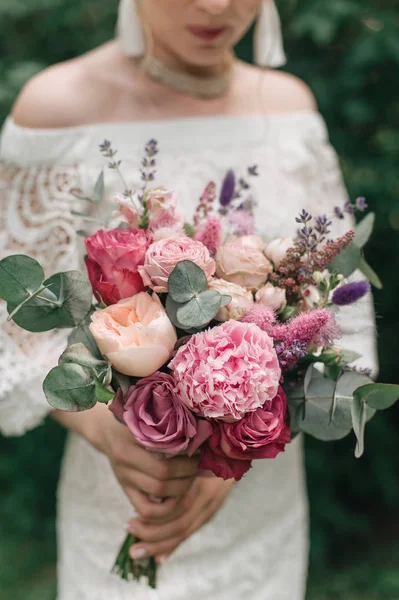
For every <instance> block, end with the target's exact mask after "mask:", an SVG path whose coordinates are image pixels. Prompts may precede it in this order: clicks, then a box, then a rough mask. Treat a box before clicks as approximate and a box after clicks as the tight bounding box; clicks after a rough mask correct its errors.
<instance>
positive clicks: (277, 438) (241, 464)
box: [200, 386, 291, 480]
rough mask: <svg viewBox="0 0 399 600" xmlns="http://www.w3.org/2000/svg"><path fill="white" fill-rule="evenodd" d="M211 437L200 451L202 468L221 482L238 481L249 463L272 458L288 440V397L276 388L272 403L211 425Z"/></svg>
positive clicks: (280, 389)
mask: <svg viewBox="0 0 399 600" xmlns="http://www.w3.org/2000/svg"><path fill="white" fill-rule="evenodd" d="M212 425H213V435H212V436H211V437H210V438H209V439H208V441H207V442H206V444H205V445H204V446H203V448H202V450H201V462H200V468H201V469H210V470H211V471H212V472H213V473H215V475H217V476H218V477H223V479H230V478H232V477H234V478H235V479H237V480H238V479H241V477H242V476H243V475H244V473H245V472H246V471H248V469H249V468H250V466H251V462H250V461H251V460H253V459H258V458H275V457H276V456H277V454H278V453H279V452H284V448H285V445H286V444H288V443H289V442H290V441H291V432H290V428H289V426H288V424H287V398H286V395H285V393H284V390H283V388H282V387H281V386H280V387H279V388H278V391H277V394H276V396H275V397H274V398H273V400H269V401H267V402H266V403H265V405H264V406H262V407H261V408H258V409H257V410H256V411H255V412H250V413H247V414H246V415H245V416H244V417H243V418H242V419H241V420H240V421H237V422H235V423H221V422H218V421H216V422H213V424H212Z"/></svg>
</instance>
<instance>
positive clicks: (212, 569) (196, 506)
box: [0, 0, 375, 600]
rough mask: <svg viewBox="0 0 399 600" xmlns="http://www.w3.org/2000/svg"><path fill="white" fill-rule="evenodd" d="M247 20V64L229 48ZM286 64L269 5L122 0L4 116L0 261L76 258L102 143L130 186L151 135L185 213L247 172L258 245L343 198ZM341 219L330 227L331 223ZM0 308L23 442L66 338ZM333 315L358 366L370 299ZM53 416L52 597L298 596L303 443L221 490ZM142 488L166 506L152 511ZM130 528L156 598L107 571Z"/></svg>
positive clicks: (117, 439) (315, 119) (109, 435)
mask: <svg viewBox="0 0 399 600" xmlns="http://www.w3.org/2000/svg"><path fill="white" fill-rule="evenodd" d="M255 19H256V20H257V25H256V31H255V47H254V56H255V59H256V63H257V65H258V66H256V67H254V66H250V65H248V64H245V63H242V62H240V61H238V60H237V59H236V58H235V57H234V55H233V46H234V44H235V43H236V42H238V41H239V39H240V38H241V37H242V36H243V35H244V33H245V32H246V31H247V30H248V28H249V27H250V26H251V24H252V23H253V21H254V20H255ZM283 62H284V54H283V49H282V43H281V32H280V27H279V19H278V14H277V11H276V7H275V5H274V3H273V0H141V1H140V0H137V5H136V3H135V1H134V0H122V1H121V5H120V13H119V24H118V36H117V39H116V40H114V41H112V42H110V43H107V44H105V45H103V46H101V47H100V48H97V49H95V50H93V51H92V52H89V53H88V54H85V55H84V56H81V57H78V58H76V59H74V60H70V61H67V62H65V63H62V64H59V65H55V66H53V67H51V68H49V69H47V70H45V71H44V72H42V73H41V74H39V75H38V76H36V77H35V78H33V79H32V80H31V81H30V82H28V84H27V85H26V86H25V88H24V90H23V91H22V92H21V94H20V96H19V98H18V99H17V101H16V104H15V106H14V109H13V111H12V114H11V115H10V116H9V117H8V119H7V120H6V123H5V125H4V128H3V132H2V139H1V153H2V158H1V166H0V189H1V190H2V192H1V194H2V195H1V211H0V231H1V236H0V245H1V254H2V255H3V256H4V255H7V254H14V253H17V252H24V253H26V254H29V255H31V256H34V257H36V258H37V259H38V260H39V261H40V262H41V263H42V264H43V265H44V266H45V268H46V270H47V272H48V273H49V274H50V273H51V272H54V271H61V270H69V269H71V268H75V267H77V268H79V267H82V258H83V251H82V248H81V245H80V243H79V242H78V241H77V237H76V233H75V230H76V228H77V227H76V223H75V222H74V218H73V217H72V216H71V209H73V208H74V209H76V201H75V200H74V198H73V196H72V194H71V193H70V191H71V189H73V188H74V189H80V190H82V191H83V192H85V193H90V191H91V189H92V186H93V183H94V181H95V179H96V176H97V175H98V171H99V167H102V166H103V164H102V160H103V159H102V158H101V156H100V154H99V152H98V146H99V144H100V143H101V142H102V141H103V140H104V138H108V139H110V140H111V141H112V145H113V147H115V148H117V149H118V151H119V154H118V156H119V157H120V158H122V159H123V168H124V172H125V175H126V176H127V178H128V180H129V185H130V186H131V187H134V186H135V185H136V184H139V168H140V158H141V153H142V149H143V147H144V145H145V143H146V142H147V141H148V140H149V139H150V138H155V139H156V140H157V141H158V142H159V146H160V150H161V152H160V155H159V160H158V165H157V175H156V183H157V184H159V185H165V186H168V187H170V188H173V189H175V190H176V191H177V193H178V198H179V203H180V204H179V206H180V207H183V209H184V211H185V213H186V216H187V217H190V216H192V213H193V210H194V207H195V205H196V202H197V199H198V197H199V195H200V193H201V191H202V190H203V188H204V187H205V185H206V184H207V183H208V181H210V180H213V181H216V182H220V181H221V180H222V178H223V175H224V174H225V172H226V170H227V169H229V168H233V169H234V170H235V171H236V173H237V174H239V175H241V174H242V175H245V170H246V167H247V166H249V165H254V164H257V165H258V171H259V177H258V178H257V180H256V182H255V185H254V195H255V198H256V201H257V209H256V210H257V223H258V225H259V232H260V233H261V234H262V235H263V236H264V237H265V238H266V239H267V238H271V237H275V236H278V235H281V234H282V233H283V232H284V235H287V234H290V233H291V234H294V233H295V218H294V217H295V215H296V213H297V212H299V211H300V210H301V209H302V208H306V209H307V210H308V211H310V212H312V211H314V212H315V213H316V214H320V213H323V212H327V213H330V214H331V212H332V211H333V209H334V206H336V205H342V204H343V203H344V202H345V200H346V199H347V197H346V192H345V189H344V187H343V184H342V181H341V175H340V172H339V169H338V165H337V160H336V156H335V154H334V151H333V150H332V148H331V147H330V145H329V142H328V137H327V133H326V128H325V125H324V122H323V120H322V118H321V116H320V115H319V114H318V112H317V109H316V106H315V101H314V99H313V96H312V94H311V92H310V91H309V89H308V88H307V87H306V85H305V84H304V83H302V82H301V81H300V80H298V79H296V78H295V77H292V76H290V75H287V74H284V73H280V72H277V71H274V70H272V69H270V68H265V67H276V66H280V65H282V64H283ZM260 67H263V68H260ZM114 175H115V173H113V172H112V171H110V172H108V173H107V178H106V194H107V198H108V199H111V198H112V195H113V194H114V193H115V190H116V189H118V182H117V180H116V178H115V177H114ZM108 208H109V205H108ZM94 216H96V217H98V218H101V215H94ZM347 227H348V223H347V222H338V225H337V229H336V233H340V231H341V230H345V229H347ZM0 310H1V313H0V318H1V321H2V325H3V334H2V336H1V341H0V344H1V348H0V356H1V365H2V369H3V371H4V372H3V374H2V376H1V377H0V394H1V397H2V399H1V401H0V425H1V428H2V431H3V432H4V433H5V434H6V435H7V434H8V435H19V434H22V433H23V432H24V431H27V430H29V429H31V428H33V427H35V426H37V425H39V424H40V423H41V422H42V421H43V419H44V417H45V416H46V414H47V413H49V412H50V407H49V406H48V404H47V402H46V400H45V398H44V396H43V392H42V390H41V382H42V380H43V376H44V375H45V374H46V372H47V371H48V370H49V369H50V368H51V367H52V366H54V363H55V360H56V357H58V356H59V354H60V353H61V351H62V349H63V348H64V347H65V344H66V335H65V333H62V332H55V333H49V334H42V335H41V336H37V335H35V336H32V337H31V336H30V335H29V334H26V333H22V332H21V331H17V330H16V329H14V328H13V326H12V325H10V324H8V323H6V311H5V307H4V305H2V306H1V307H0ZM341 318H342V328H343V330H344V331H345V337H344V340H343V344H344V345H345V347H347V348H350V349H353V350H356V349H359V348H361V353H362V355H363V360H364V362H365V364H367V365H370V363H371V362H372V361H373V360H374V359H375V353H374V333H373V332H374V329H373V316H372V310H371V306H370V304H369V303H367V302H364V303H363V304H362V305H361V307H359V305H357V309H356V315H354V314H353V313H351V310H350V309H348V310H347V311H346V312H345V313H344V314H343V316H342V317H341ZM51 414H52V417H53V418H54V419H56V420H58V421H59V422H60V423H62V424H63V425H64V426H65V427H66V428H68V429H69V430H70V435H69V441H68V444H67V448H66V452H65V456H64V461H63V468H62V476H61V481H60V485H59V492H58V597H59V600H94V599H95V600H123V599H135V600H145V599H147V598H158V599H159V600H244V599H245V600H303V599H304V596H305V587H306V572H307V555H308V516H307V510H308V509H307V501H306V489H305V481H304V471H303V457H302V440H301V439H300V438H296V439H295V441H293V442H292V444H290V445H289V446H288V447H287V449H286V452H285V453H284V454H280V455H279V456H278V457H277V458H276V459H275V460H270V461H267V460H261V461H255V463H254V466H253V468H252V469H251V471H250V472H249V473H248V475H247V476H246V477H245V478H244V479H243V480H242V481H241V482H239V483H238V484H234V485H233V484H232V483H231V482H229V481H228V482H224V481H222V480H220V479H216V478H213V477H206V478H204V477H197V462H196V459H188V458H183V457H182V458H180V457H179V458H175V459H173V460H170V461H167V462H166V461H165V462H162V461H160V460H157V458H156V457H154V456H152V455H150V454H149V453H148V452H146V451H145V450H143V449H142V448H141V447H140V446H139V445H138V444H137V443H136V442H135V441H134V440H133V439H132V437H131V434H130V433H128V432H127V428H124V427H123V426H122V425H120V424H119V423H118V422H117V421H116V420H115V419H114V418H113V416H112V415H111V413H109V411H107V409H106V407H104V406H103V405H97V406H96V407H95V408H94V409H92V410H90V411H88V412H85V413H81V414H70V413H60V412H57V411H53V412H52V413H51ZM49 452H51V448H49ZM150 494H152V495H156V496H163V497H166V498H167V500H166V501H165V502H163V503H162V504H155V503H152V502H150V500H149V496H148V495H150ZM126 528H128V529H129V531H132V532H134V533H136V534H137V535H138V536H139V538H141V540H142V542H141V543H140V544H137V545H136V546H135V547H133V549H132V552H133V554H134V556H135V557H143V556H150V555H152V556H155V557H156V558H157V560H158V562H159V563H160V565H161V566H160V569H159V583H158V589H157V591H151V590H149V589H148V588H147V587H146V586H145V585H139V584H136V583H132V582H125V581H121V580H119V579H118V577H117V576H115V575H111V574H110V568H111V566H112V564H113V561H114V559H115V557H116V554H117V551H118V549H119V546H120V544H121V542H122V540H123V538H124V536H125V529H126Z"/></svg>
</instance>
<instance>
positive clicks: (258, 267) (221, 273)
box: [216, 235, 272, 290]
mask: <svg viewBox="0 0 399 600" xmlns="http://www.w3.org/2000/svg"><path fill="white" fill-rule="evenodd" d="M262 250H263V241H262V239H261V238H259V237H257V236H255V235H248V236H243V237H239V238H236V239H233V240H231V241H228V242H226V244H224V246H220V247H219V248H218V250H217V252H216V275H217V277H220V278H221V279H226V280H227V281H231V282H232V283H236V284H237V285H241V286H243V287H245V288H247V289H250V290H256V289H257V288H259V287H260V286H261V285H262V284H263V283H265V282H266V280H267V277H268V275H269V273H271V271H272V265H271V263H270V262H269V261H268V260H267V258H266V256H265V255H264V254H263V251H262Z"/></svg>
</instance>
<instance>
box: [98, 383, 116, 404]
mask: <svg viewBox="0 0 399 600" xmlns="http://www.w3.org/2000/svg"><path fill="white" fill-rule="evenodd" d="M94 385H95V390H96V400H97V402H100V403H101V404H108V402H110V401H111V400H113V399H114V398H115V392H114V391H113V390H111V389H110V388H109V387H108V386H107V385H105V384H104V383H102V382H101V381H100V380H99V379H98V378H97V377H96V378H95V379H94Z"/></svg>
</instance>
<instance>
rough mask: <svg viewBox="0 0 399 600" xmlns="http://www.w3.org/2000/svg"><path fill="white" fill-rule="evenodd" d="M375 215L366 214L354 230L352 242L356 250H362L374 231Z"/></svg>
mask: <svg viewBox="0 0 399 600" xmlns="http://www.w3.org/2000/svg"><path fill="white" fill-rule="evenodd" d="M374 221H375V214H374V213H372V212H371V213H368V215H366V216H365V217H364V219H362V220H361V221H360V222H359V223H358V224H357V225H356V228H355V239H354V242H355V244H356V246H358V248H363V247H364V246H365V245H366V244H367V242H368V241H369V239H370V237H371V234H372V233H373V229H374Z"/></svg>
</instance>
